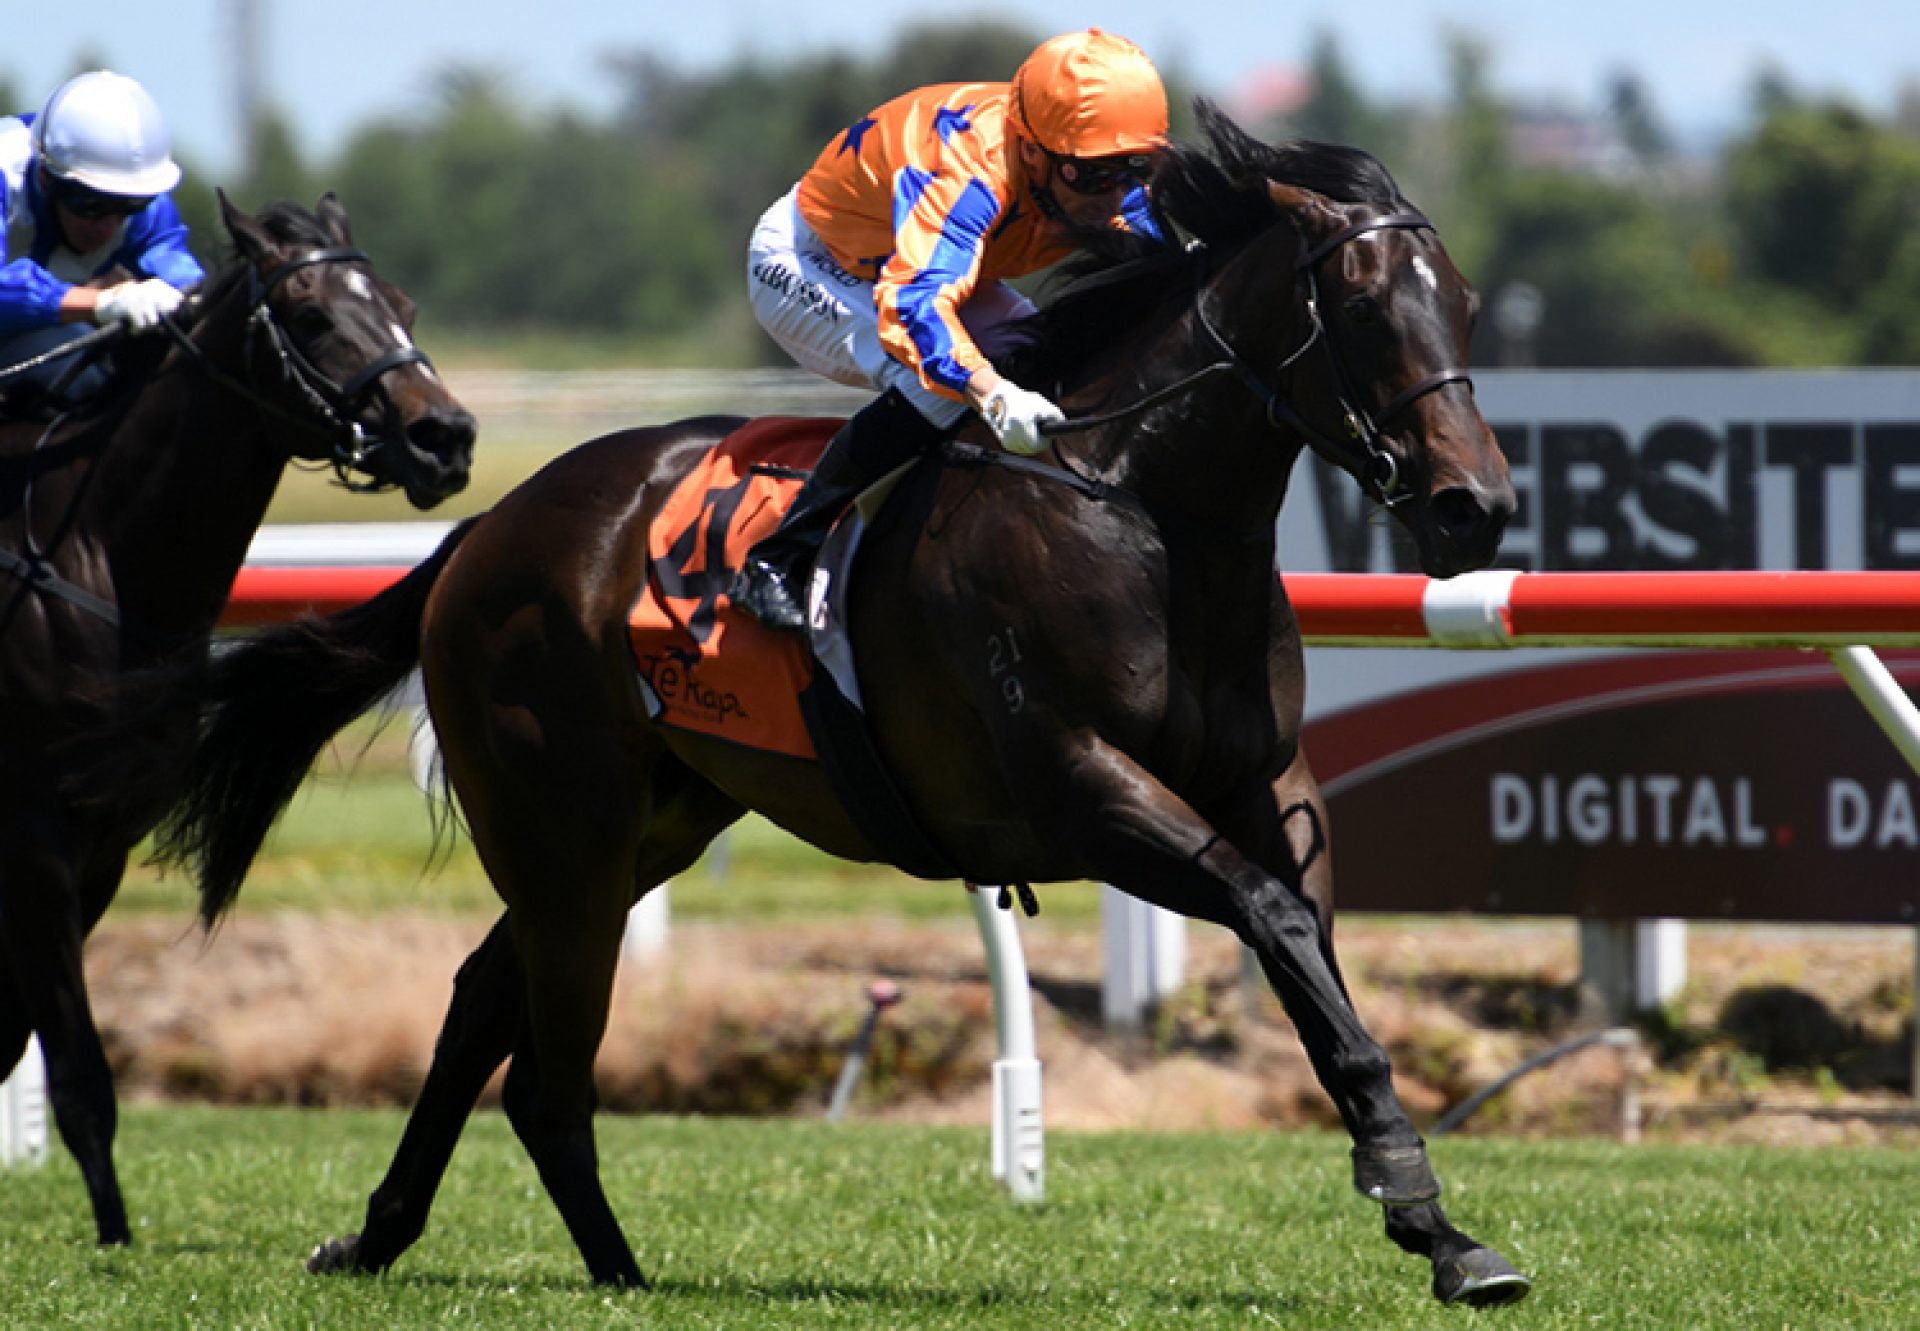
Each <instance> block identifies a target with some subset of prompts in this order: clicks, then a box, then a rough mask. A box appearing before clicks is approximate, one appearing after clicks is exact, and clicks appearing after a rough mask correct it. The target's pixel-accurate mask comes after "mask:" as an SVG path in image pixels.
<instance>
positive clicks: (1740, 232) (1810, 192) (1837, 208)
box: [1727, 102, 1920, 312]
mask: <svg viewBox="0 0 1920 1331" xmlns="http://www.w3.org/2000/svg"><path fill="white" fill-rule="evenodd" d="M1727 216H1728V221H1729V224H1730V227H1731V233H1732V235H1733V238H1734V243H1735V252H1736V256H1737V258H1738V260H1739V261H1740V263H1741V265H1742V267H1743V269H1744V270H1745V272H1746V273H1747V274H1748V275H1749V276H1751V277H1753V278H1757V279H1759V280H1760V281H1763V282H1768V283H1774V284H1778V285H1780V286H1784V287H1787V288H1789V289H1791V290H1794V291H1797V292H1800V293H1802V294H1804V295H1806V296H1808V297H1810V298H1812V299H1813V300H1816V301H1818V302H1820V303H1822V304H1824V305H1826V306H1828V307H1829V308H1831V309H1833V310H1835V311H1839V312H1846V311H1854V310H1858V309H1859V307H1860V305H1861V302H1862V301H1864V300H1865V299H1866V298H1867V297H1868V296H1869V295H1870V294H1871V293H1872V292H1873V291H1874V289H1875V288H1876V287H1877V286H1878V285H1879V283H1880V282H1881V279H1882V275H1883V274H1885V273H1886V272H1888V270H1889V269H1890V268H1891V267H1892V266H1893V263H1894V259H1895V255H1896V253H1897V252H1898V251H1899V250H1900V249H1901V247H1902V246H1903V245H1904V244H1905V243H1906V241H1907V240H1908V239H1909V238H1910V237H1911V236H1912V235H1913V233H1914V232H1915V230H1916V228H1920V143H1916V142H1914V141H1913V140H1911V139H1908V138H1906V137H1905V136H1904V135H1900V134H1898V133H1895V132H1893V131H1891V130H1889V129H1886V128H1884V127H1881V126H1879V125H1876V124H1875V123H1874V122H1873V121H1871V120H1870V119H1868V118H1867V117H1866V116H1865V115H1864V114H1862V113H1861V112H1860V111H1858V110H1856V109H1854V108H1853V107H1851V106H1848V105H1845V104H1843V103H1839V102H1817V103H1800V102H1782V103H1777V104H1775V106H1774V109H1773V110H1772V111H1771V112H1770V113H1769V114H1768V115H1767V116H1766V117H1765V119H1764V120H1763V121H1762V122H1761V123H1760V125H1759V127H1758V128H1757V129H1756V130H1754V131H1753V133H1751V134H1750V135H1748V136H1747V137H1745V138H1744V139H1741V140H1739V141H1737V142H1736V143H1735V144H1734V145H1733V147H1732V149H1731V151H1730V152H1729V154H1728V157H1727Z"/></svg>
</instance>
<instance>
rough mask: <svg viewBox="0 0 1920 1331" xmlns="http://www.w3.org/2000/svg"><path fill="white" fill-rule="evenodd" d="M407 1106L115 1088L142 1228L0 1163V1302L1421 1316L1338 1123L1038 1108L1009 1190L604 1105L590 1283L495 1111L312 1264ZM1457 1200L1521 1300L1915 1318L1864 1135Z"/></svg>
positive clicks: (1911, 1166)
mask: <svg viewBox="0 0 1920 1331" xmlns="http://www.w3.org/2000/svg"><path fill="white" fill-rule="evenodd" d="M398 1129H399V1119H398V1117H397V1116H395V1115H393V1114H388V1113H369V1112H343V1111H332V1112H324V1113H322V1112H314V1111H300V1110H242V1109H208V1108H146V1107H137V1108H133V1109H130V1110H129V1111H127V1113H126V1115H125V1122H124V1128H123V1131H122V1134H121V1152H120V1156H121V1160H122V1163H123V1170H124V1176H125V1181H126V1185H127V1188H128V1191H129V1196H130V1205H131V1212H132V1215H133V1218H134V1227H135V1233H136V1246H135V1247H134V1248H133V1249H131V1250H129V1251H123V1252H107V1253H101V1252H98V1251H96V1250H95V1249H94V1248H93V1247H92V1246H91V1241H90V1235H91V1227H90V1224H89V1222H88V1221H87V1220H86V1217H85V1213H84V1204H83V1197H82V1193H81V1189H80V1185H79V1181H78V1176H77V1173H76V1171H75V1169H74V1167H73V1166H72V1164H71V1162H70V1161H68V1160H67V1159H66V1158H65V1157H63V1156H62V1157H56V1159H55V1161H54V1162H53V1163H52V1164H51V1165H49V1166H48V1167H47V1168H45V1169H42V1170H39V1171H37V1172H22V1173H13V1174H0V1199H3V1200H0V1323H4V1324H5V1325H7V1326H19V1327H51V1326H76V1327H80V1326H84V1327H99V1328H104V1327H129V1328H132V1327H138V1328H152V1327H174V1326H182V1327H185V1326H194V1327H200V1326H205V1327H303V1326H321V1327H374V1326H378V1327H402V1328H405V1327H439V1326H462V1327H469V1326H471V1327H480V1326H484V1327H558V1326H566V1327H570V1328H571V1327H599V1326H608V1327H615V1326H617V1327H635V1326H642V1327H675V1328H679V1327H738V1328H766V1327H836V1326H842V1327H862V1328H866V1327H884V1328H909V1327H955V1328H959V1327H965V1328H996V1327H1009V1328H1012V1327H1033V1328H1044V1329H1045V1331H1068V1329H1069V1328H1089V1329H1092V1328H1101V1329H1104V1328H1111V1327H1176V1326H1177V1327H1258V1326H1283V1327H1313V1328H1319V1327H1353V1328H1366V1329H1367V1331H1374V1329H1375V1328H1394V1327H1422V1328H1427V1327H1436V1326H1450V1325H1460V1326H1468V1325H1480V1324H1482V1322H1483V1321H1484V1320H1485V1317H1483V1315H1479V1314H1472V1313H1468V1312H1464V1311H1452V1312H1445V1311H1443V1310H1441V1309H1440V1308H1438V1306H1437V1305H1434V1304H1433V1303H1432V1302H1431V1300H1430V1299H1429V1296H1428V1295H1427V1293H1426V1282H1427V1268H1426V1265H1425V1263H1424V1262H1419V1261H1416V1260H1415V1259H1412V1258H1408V1257H1405V1256H1403V1255H1402V1254H1400V1253H1399V1252H1398V1250H1397V1249H1395V1248H1393V1247H1392V1246H1391V1245H1390V1244H1389V1243H1387V1242H1386V1240H1385V1239H1384V1238H1382V1237H1381V1235H1380V1230H1379V1218H1378V1214H1377V1212H1376V1211H1375V1209H1374V1208H1373V1207H1371V1206H1370V1205H1368V1204H1367V1203H1365V1202H1363V1201H1362V1200H1361V1199H1359V1198H1358V1197H1356V1196H1354V1195H1353V1194H1352V1193H1351V1192H1350V1191H1349V1190H1348V1187H1347V1185H1346V1143H1345V1141H1344V1140H1343V1139H1340V1138H1337V1137H1334V1136H1328V1135H1325V1134H1321V1133H1302V1134H1289V1135H1272V1134H1245V1135H1221V1134H1208V1135H1200V1134H1193V1135H1159V1134H1120V1135H1086V1134H1071V1133H1055V1134H1053V1135H1052V1136H1050V1137H1049V1139H1048V1152H1049V1155H1048V1181H1047V1200H1046V1202H1045V1203H1044V1204H1042V1205H1040V1206H1037V1207H1021V1206H1017V1205H1015V1204H1014V1203H1013V1202H1011V1201H1010V1200H1009V1199H1008V1198H1007V1197H1006V1196H1005V1194H1004V1193H1002V1192H1001V1191H1000V1190H999V1189H998V1188H997V1186H996V1185H995V1184H993V1183H992V1181H991V1180H990V1179H989V1178H988V1177H987V1149H986V1147H987V1141H986V1133H985V1130H984V1128H982V1129H978V1130H958V1129H926V1128H918V1129H917V1128H908V1127H899V1126H891V1125H884V1126H883V1125H872V1124H861V1123H851V1124H846V1125H842V1126H841V1127H839V1128H831V1127H828V1126H826V1125H824V1124H821V1123H818V1122H791V1121H785V1122H781V1121H772V1122H768V1121H742V1120H705V1121H702V1120H674V1119H603V1120H602V1121H601V1155H602V1162H603V1169H604V1176H605V1179H606V1182H607V1185H608V1191H609V1195H610V1197H611V1198H612V1200H613V1202H614V1205H615V1207H616V1209H617V1210H618V1211H619V1213H620V1215H621V1217H622V1220H623V1222H624V1223H625V1225H626V1228H627V1232H628V1234H629V1236H630V1238H632V1239H633V1241H634V1244H635V1247H636V1251H637V1254H638V1256H639V1258H640V1261H641V1264H642V1267H643V1268H644V1269H645V1270H646V1271H647V1272H648V1274H649V1275H650V1276H652V1277H653V1278H654V1279H655V1280H656V1282H657V1285H658V1288H657V1289H656V1290H655V1291H654V1292H653V1293H650V1294H629V1295H613V1294H608V1293H605V1292H603V1291H600V1290H597V1289H595V1288H593V1287H591V1286H590V1285H589V1284H588V1283H587V1281H586V1279H585V1275H584V1270H583V1268H582V1267H581V1265H580V1263H579V1261H578V1259H577V1256H576V1254H575V1253H574V1250H573V1248H572V1245H571V1244H570V1243H569V1241H568V1239H567V1237H566V1234H565V1231H564V1230H563V1229H562V1227H561V1225H560V1223H559V1220H558V1218H557V1216H556V1214H555V1212H554V1211H553V1209H552V1207H551V1205H550V1203H548V1202H547V1200H546V1198H545V1195H544V1194H543V1193H542V1192H541V1191H540V1188H539V1184H538V1181H537V1179H536V1177H535V1175H534V1172H533V1170H532V1168H531V1167H530V1165H529V1164H528V1163H527V1161H526V1159H525V1157H524V1155H523V1154H522V1153H521V1152H520V1150H519V1148H518V1146H517V1145H516V1143H515V1142H514V1141H513V1139H512V1137H511V1134H510V1133H509V1132H508V1130H507V1128H506V1125H505V1124H504V1122H503V1121H502V1120H501V1118H500V1117H499V1115H497V1114H483V1115H480V1116H479V1117H478V1118H476V1120H475V1121H474V1123H473V1125H472V1126H471V1127H470V1128H469V1131H468V1133H467V1136H466V1139H465V1140H464V1141H463V1143H462V1146H461V1149H460V1152H459V1153H458V1155H457V1156H456V1157H455V1160H454V1164H453V1168H452V1170H451V1172H450V1175H449V1178H448V1180H447V1184H446V1187H445V1189H444V1190H443V1193H442V1196H441V1201H440V1206H439V1209H438V1210H437V1211H436V1213H435V1217H434V1223H433V1225H432V1227H431V1228H430V1229H429V1231H428V1233H427V1236H426V1237H425V1239H423V1240H422V1242H421V1243H420V1244H419V1245H418V1246H417V1247H416V1248H415V1249H414V1250H413V1251H412V1252H411V1253H409V1254H408V1255H407V1256H406V1257H405V1258H404V1259H402V1261H401V1262H400V1264H399V1265H398V1266H396V1267H395V1268H394V1270H393V1271H392V1272H390V1273H389V1274H388V1275H387V1276H385V1277H382V1278H379V1279H362V1278H339V1277H329V1278H314V1277H309V1276H306V1275H305V1274H303V1273H302V1271H301V1270H300V1262H301V1260H302V1259H303V1257H304V1256H305V1254H306V1252H307V1250H308V1249H309V1248H310V1247H311V1245H312V1244H313V1243H314V1242H315V1241H317V1240H318V1239H320V1238H323V1237H326V1236H330V1235H334V1234H337V1233H339V1232H342V1231H343V1230H348V1229H352V1228H356V1227H357V1224H358V1217H359V1215H360V1214H361V1209H362V1207H363V1205H364V1192H365V1190H366V1189H367V1188H369V1187H371V1186H372V1184H373V1183H374V1182H375V1181H376V1180H377V1178H378V1177H379V1174H380V1171H381V1170H382V1169H383V1168H384V1165H385V1162H386V1159H387V1155H388V1152H389V1151H390V1149H391V1147H392V1145H393V1142H394V1140H395V1138H396V1135H397V1133H398ZM1436 1159H1437V1162H1438V1164H1439V1165H1440V1168H1441V1171H1442V1173H1443V1175H1445V1176H1446V1177H1447V1178H1448V1179H1449V1180H1450V1192H1449V1196H1448V1203H1449V1206H1450V1209H1451V1211H1452V1214H1453V1217H1454V1219H1455V1221H1456V1223H1459V1224H1461V1225H1463V1226H1464V1227H1466V1228H1468V1229H1469V1230H1471V1231H1473V1232H1475V1233H1477V1234H1478V1235H1479V1236H1480V1237H1481V1238H1483V1239H1485V1240H1488V1241H1490V1242H1493V1243H1496V1244H1497V1245H1499V1246H1501V1247H1502V1248H1504V1249H1505V1251H1506V1252H1507V1254H1508V1255H1509V1256H1510V1257H1512V1258H1513V1259H1514V1260H1515V1261H1516V1262H1517V1263H1518V1264H1520V1265H1521V1266H1522V1267H1523V1268H1524V1269H1526V1270H1528V1271H1529V1272H1531V1273H1532V1274H1534V1275H1535V1276H1536V1277H1537V1279H1538V1281H1539V1286H1538V1288H1537V1290H1536V1291H1535V1293H1534V1295H1533V1297H1532V1298H1531V1299H1530V1300H1529V1301H1528V1302H1527V1303H1525V1304H1523V1305H1521V1306H1519V1307H1517V1308H1514V1309H1510V1310H1506V1311H1504V1312H1502V1313H1498V1314H1490V1315H1486V1316H1497V1317H1498V1318H1499V1319H1500V1322H1501V1324H1502V1325H1506V1326H1511V1327H1516V1328H1518V1327H1569V1328H1570V1327H1596V1326H1597V1327H1608V1328H1621V1327H1649V1328H1661V1329H1662V1331H1667V1329H1670V1328H1688V1331H1706V1329H1710V1328H1728V1329H1729V1331H1748V1328H1754V1327H1767V1328H1774V1327H1809V1328H1812V1327H1819V1328H1829V1327H1889V1328H1891V1327H1911V1326H1914V1325H1920V1276H1916V1264H1917V1263H1920V1208H1917V1207H1915V1206H1914V1205H1913V1204H1912V1199H1913V1197H1914V1196H1915V1194H1916V1191H1920V1159H1916V1158H1915V1157H1914V1156H1913V1155H1912V1154H1911V1153H1907V1152H1899V1151H1888V1150H1869V1149H1830V1150H1775V1149H1761V1148H1732V1147H1728V1148H1718V1147H1710V1148H1703V1147H1668V1146H1639V1147H1620V1146H1615V1145H1611V1144H1607V1143H1600V1142H1591V1141H1581V1142H1548V1143H1523V1142H1500V1141H1493V1140H1471V1141H1469V1140H1461V1141H1448V1142H1445V1143H1442V1144H1441V1145H1440V1146H1439V1147H1438V1148H1437V1150H1436Z"/></svg>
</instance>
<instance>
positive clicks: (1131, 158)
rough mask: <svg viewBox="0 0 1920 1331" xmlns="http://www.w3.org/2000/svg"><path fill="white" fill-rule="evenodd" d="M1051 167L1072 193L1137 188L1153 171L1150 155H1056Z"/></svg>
mask: <svg viewBox="0 0 1920 1331" xmlns="http://www.w3.org/2000/svg"><path fill="white" fill-rule="evenodd" d="M1047 156H1049V157H1051V158H1052V159H1053V168H1054V170H1055V171H1056V172H1057V173H1058V174H1059V176H1060V179H1061V181H1062V183H1064V184H1065V185H1066V187H1067V188H1068V189H1070V190H1072V191H1073V192H1074V193H1075V194H1110V193H1112V192H1113V191H1114V190H1116V189H1120V188H1122V187H1124V186H1128V185H1137V184H1139V183H1140V182H1141V181H1142V180H1145V179H1146V178H1147V173H1148V172H1150V171H1152V170H1153V155H1152V154H1151V153H1122V154H1120V155H1119V156H1117V157H1066V156H1063V155H1061V154H1060V153H1056V152H1049V153H1048V154H1047Z"/></svg>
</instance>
